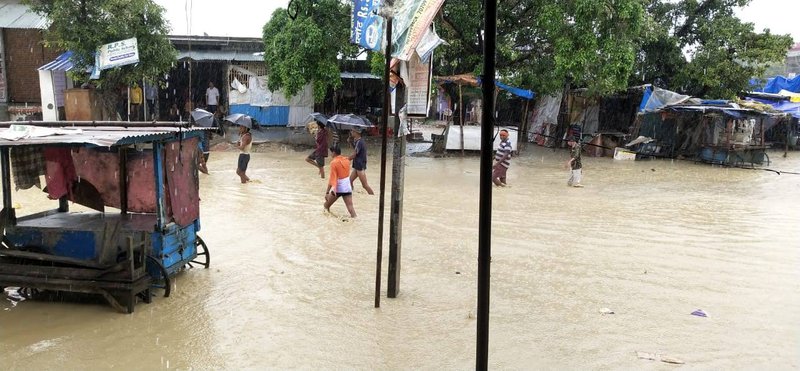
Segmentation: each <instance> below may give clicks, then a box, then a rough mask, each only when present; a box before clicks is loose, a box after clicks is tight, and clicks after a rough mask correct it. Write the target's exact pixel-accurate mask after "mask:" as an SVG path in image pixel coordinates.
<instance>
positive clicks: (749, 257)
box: [0, 147, 800, 369]
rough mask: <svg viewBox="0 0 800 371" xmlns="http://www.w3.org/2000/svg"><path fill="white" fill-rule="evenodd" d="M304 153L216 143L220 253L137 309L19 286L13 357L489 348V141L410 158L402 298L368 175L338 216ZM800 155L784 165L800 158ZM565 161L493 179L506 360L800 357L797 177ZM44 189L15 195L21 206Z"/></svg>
mask: <svg viewBox="0 0 800 371" xmlns="http://www.w3.org/2000/svg"><path fill="white" fill-rule="evenodd" d="M306 152H307V151H292V150H291V149H289V150H275V151H270V152H268V153H256V154H254V155H253V159H252V160H251V165H250V166H251V170H248V172H252V175H251V177H252V178H253V179H255V180H257V182H254V183H251V184H246V185H242V184H240V183H239V182H238V181H237V177H236V175H235V172H234V171H235V165H236V155H237V154H236V153H219V152H214V153H212V155H211V159H210V162H209V169H210V170H211V174H210V175H209V176H203V177H202V189H201V197H202V201H201V218H202V225H203V230H202V231H201V233H200V234H201V236H202V237H203V239H204V240H205V241H206V242H207V244H208V245H209V248H210V250H211V256H212V261H211V269H209V270H199V269H195V270H191V271H188V272H185V273H183V274H181V275H180V276H178V278H177V289H176V290H174V291H173V294H172V296H171V297H170V298H166V299H165V298H158V299H156V300H155V301H154V303H153V304H150V305H146V304H140V305H139V306H137V308H136V312H135V313H134V314H133V315H122V314H118V313H116V312H114V311H113V310H111V309H110V308H108V307H106V306H103V305H87V304H74V303H46V302H39V301H24V302H19V303H17V304H16V306H14V304H12V303H11V302H9V301H4V302H3V303H2V304H0V307H2V308H3V309H4V310H3V311H0V322H2V326H1V327H0V331H2V337H0V354H3V357H0V368H2V369H23V368H24V369H31V368H33V369H44V368H56V367H61V368H110V367H125V368H132V367H133V368H144V369H165V368H177V369H189V368H200V369H206V368H237V369H241V368H261V367H264V366H269V367H274V368H289V367H293V366H295V367H296V366H302V367H304V368H326V369H330V368H345V369H349V368H357V369H376V368H379V369H397V368H427V369H431V368H444V369H466V368H472V367H474V353H475V348H474V344H475V340H474V339H475V338H474V336H475V326H476V323H475V318H474V314H475V305H476V301H475V291H476V279H477V264H476V262H477V236H478V233H477V229H476V227H477V215H478V201H477V197H478V177H479V173H478V158H477V157H467V158H460V157H451V158H440V159H434V158H425V157H409V158H408V162H407V166H406V177H407V178H406V182H405V184H406V189H405V219H404V222H403V228H404V235H403V244H404V245H403V251H402V272H401V274H402V281H401V286H400V287H401V295H400V297H399V298H397V299H391V300H390V299H386V298H385V293H384V299H383V300H382V301H383V306H382V308H380V309H377V310H376V309H374V308H372V304H373V292H372V290H373V289H374V276H373V275H374V272H375V262H374V259H375V245H376V241H375V236H376V231H377V226H376V220H377V209H378V207H377V206H378V198H377V196H369V195H367V194H366V192H364V191H363V190H362V189H361V188H360V187H359V186H358V185H357V187H356V188H357V190H356V193H355V195H354V202H355V206H356V208H357V209H358V210H359V217H358V218H357V219H355V220H353V221H352V222H346V223H345V222H342V221H341V219H339V218H337V217H331V216H330V215H328V214H326V213H324V212H323V211H322V202H323V193H324V190H325V183H324V180H321V179H319V178H318V176H317V175H316V174H315V170H314V169H313V168H312V167H310V166H308V165H307V164H306V163H305V162H304V158H305V155H306V154H307V153H306ZM370 153H371V156H370V159H369V164H370V167H369V169H368V173H369V174H368V176H369V178H370V179H371V180H373V183H375V184H377V181H378V177H379V166H378V164H379V162H378V160H379V158H378V156H377V154H378V153H379V151H378V150H377V149H372V150H371V151H370ZM390 153H391V152H390ZM795 155H796V154H794V153H792V154H790V158H788V159H782V158H780V157H779V156H777V155H774V156H772V157H773V164H772V167H773V168H779V169H784V170H791V171H798V170H800V160H798V156H795ZM566 159H567V153H566V151H552V150H548V149H542V148H538V147H535V148H526V149H525V152H524V153H523V155H522V156H520V157H519V158H515V159H514V161H513V163H512V165H511V168H510V169H509V173H508V182H509V184H510V185H511V187H509V188H504V189H495V190H494V199H493V221H494V225H493V256H492V258H493V264H492V312H491V313H492V318H491V330H490V334H491V341H490V365H491V366H492V367H493V368H512V369H521V368H530V367H531V366H532V365H535V366H536V367H537V368H641V367H653V366H652V365H653V363H648V362H650V361H643V360H640V359H638V358H637V357H636V354H635V353H636V351H645V352H661V353H665V354H669V355H673V356H676V357H678V358H681V359H683V360H684V361H686V362H687V365H688V366H692V367H698V368H706V369H707V368H734V369H738V368H749V367H751V366H752V365H756V364H758V365H764V366H766V367H770V366H772V367H775V368H781V369H784V368H794V367H798V365H800V354H799V353H798V352H797V349H798V345H800V344H798V339H800V330H799V329H800V309H798V308H800V290H798V289H800V287H799V286H800V284H798V282H800V272H799V271H798V267H799V266H800V258H799V255H798V253H797V248H798V246H800V243H798V242H800V230H798V229H797V222H798V221H800V212H798V209H797V207H796V205H798V204H800V192H798V191H800V177H798V176H786V175H782V176H778V175H775V174H773V173H768V172H759V171H751V170H740V169H727V168H719V167H712V166H708V165H696V164H692V163H690V162H679V161H649V162H648V161H645V162H614V161H613V160H610V159H605V158H603V159H600V158H585V159H584V184H585V185H586V188H584V189H572V188H568V187H567V186H566V180H567V177H568V173H567V171H566V170H565V169H564V168H563V163H564V161H565V160H566ZM388 188H389V187H387V189H388ZM41 198H43V196H40V195H39V193H38V191H36V192H28V191H26V192H23V195H22V196H19V195H15V201H16V202H19V203H20V204H21V205H20V206H21V207H22V210H27V209H32V208H36V207H42V205H44V204H46V203H47V201H41V200H40V199H41ZM387 201H388V199H387ZM387 205H388V202H387ZM333 211H334V212H335V213H337V214H340V215H344V214H346V211H345V210H344V206H343V205H342V204H336V205H334V207H333ZM387 212H388V207H387ZM386 219H387V220H388V218H386ZM386 239H387V240H386V241H385V243H384V246H388V235H387V237H386ZM387 255H388V254H387V253H386V251H384V258H385V259H386V257H387ZM386 266H387V265H386V261H384V273H385V272H386ZM382 287H384V289H385V287H386V282H384V283H383V285H382ZM601 308H610V309H612V310H613V311H614V312H615V314H613V315H602V314H601V313H599V309H601ZM699 308H702V309H703V310H705V311H706V312H708V313H709V317H708V318H700V317H696V316H692V315H690V313H691V312H692V311H694V310H695V309H699Z"/></svg>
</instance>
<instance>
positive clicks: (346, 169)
mask: <svg viewBox="0 0 800 371" xmlns="http://www.w3.org/2000/svg"><path fill="white" fill-rule="evenodd" d="M330 151H331V153H333V156H334V157H333V160H331V178H330V180H329V181H328V187H327V188H326V189H325V204H324V205H323V207H324V208H325V211H327V212H330V211H331V206H332V205H333V203H334V202H336V200H338V199H339V197H341V198H342V199H343V200H344V205H345V206H346V207H347V211H348V212H349V213H350V217H351V218H355V217H356V209H355V208H354V207H353V186H352V184H351V183H350V178H349V177H348V176H349V175H350V159H349V158H347V157H346V156H342V150H341V149H340V148H339V147H338V146H334V147H331V148H330Z"/></svg>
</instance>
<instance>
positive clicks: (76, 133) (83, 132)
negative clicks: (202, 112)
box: [0, 122, 209, 147]
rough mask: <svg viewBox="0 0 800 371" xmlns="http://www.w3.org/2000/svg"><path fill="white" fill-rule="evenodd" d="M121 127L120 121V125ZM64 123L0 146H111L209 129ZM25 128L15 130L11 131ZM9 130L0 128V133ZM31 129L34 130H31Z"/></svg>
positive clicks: (145, 141)
mask: <svg viewBox="0 0 800 371" xmlns="http://www.w3.org/2000/svg"><path fill="white" fill-rule="evenodd" d="M11 124H13V125H25V123H24V122H13V123H11ZM120 124H124V122H120ZM68 125H69V122H65V126H64V127H62V128H58V129H61V130H58V129H56V128H41V129H44V130H49V131H54V130H57V131H59V133H60V134H52V135H46V136H27V137H23V138H20V139H18V140H8V139H2V138H0V147H9V146H24V145H88V146H98V147H111V146H115V145H127V144H134V143H147V142H153V141H159V140H166V139H172V138H177V136H178V135H190V134H189V133H191V132H197V131H201V130H207V129H209V128H197V127H192V128H179V127H127V128H126V127H80V128H74V127H69V126H68ZM20 129H27V128H24V127H18V128H17V129H16V130H14V131H19V130H20ZM6 130H12V129H10V128H0V131H6ZM34 130H35V129H34Z"/></svg>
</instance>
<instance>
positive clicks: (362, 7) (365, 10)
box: [350, 0, 383, 51]
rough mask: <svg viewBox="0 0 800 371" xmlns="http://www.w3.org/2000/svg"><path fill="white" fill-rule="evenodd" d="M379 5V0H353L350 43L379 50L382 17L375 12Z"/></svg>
mask: <svg viewBox="0 0 800 371" xmlns="http://www.w3.org/2000/svg"><path fill="white" fill-rule="evenodd" d="M380 6H381V0H354V2H353V19H352V22H353V26H352V28H351V29H350V43H351V44H356V45H359V46H361V47H362V48H366V49H370V50H376V51H377V50H381V41H383V17H381V16H379V15H377V14H376V12H377V11H378V8H380Z"/></svg>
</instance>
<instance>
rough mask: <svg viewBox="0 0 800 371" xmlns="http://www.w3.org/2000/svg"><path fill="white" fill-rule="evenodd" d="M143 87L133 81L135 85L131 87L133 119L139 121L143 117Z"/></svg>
mask: <svg viewBox="0 0 800 371" xmlns="http://www.w3.org/2000/svg"><path fill="white" fill-rule="evenodd" d="M142 101H143V99H142V88H141V87H139V84H137V83H133V87H132V88H131V120H133V121H139V120H140V118H141V115H140V113H141V110H142Z"/></svg>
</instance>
